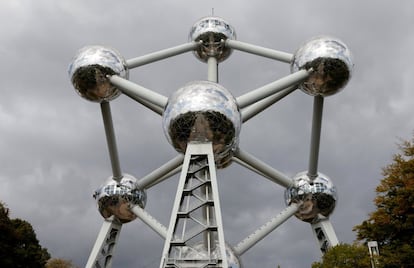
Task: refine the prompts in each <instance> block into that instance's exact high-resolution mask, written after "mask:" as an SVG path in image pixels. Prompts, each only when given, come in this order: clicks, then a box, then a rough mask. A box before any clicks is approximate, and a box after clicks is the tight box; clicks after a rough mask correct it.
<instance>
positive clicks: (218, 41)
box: [188, 17, 236, 62]
mask: <svg viewBox="0 0 414 268" xmlns="http://www.w3.org/2000/svg"><path fill="white" fill-rule="evenodd" d="M188 39H189V41H196V42H198V41H202V45H201V46H199V47H198V48H197V50H195V51H194V55H195V56H196V57H197V58H198V59H200V60H201V61H203V62H207V60H208V58H209V57H215V58H216V59H217V61H218V62H221V61H224V60H225V59H227V58H228V57H229V56H230V54H231V52H232V49H231V48H228V47H225V46H224V43H223V42H222V40H224V41H225V40H227V39H231V40H235V39H236V31H235V30H234V28H233V27H232V26H231V25H230V24H229V23H227V22H226V21H225V20H223V19H222V18H219V17H205V18H202V19H200V20H199V21H197V22H196V23H195V24H194V25H193V27H192V28H191V30H190V34H189V38H188Z"/></svg>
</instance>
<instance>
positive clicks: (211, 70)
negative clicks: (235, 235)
mask: <svg viewBox="0 0 414 268" xmlns="http://www.w3.org/2000/svg"><path fill="white" fill-rule="evenodd" d="M207 68H208V70H207V80H208V81H210V82H214V83H218V62H217V59H216V58H215V57H209V58H208V60H207ZM206 175H207V176H208V174H206ZM209 190H210V189H209V187H207V186H203V187H202V189H201V191H202V192H203V193H204V196H205V199H206V200H208V199H209V192H210V191H209ZM213 214H214V213H213V211H212V209H211V207H208V206H207V207H205V208H204V209H203V218H204V220H205V222H206V223H207V224H210V220H211V219H210V217H211V216H212V215H213ZM215 240H216V237H215V235H214V233H213V232H210V231H207V232H204V247H205V248H206V249H208V250H209V251H214V249H215V247H216V243H215Z"/></svg>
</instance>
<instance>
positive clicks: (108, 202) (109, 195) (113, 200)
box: [93, 174, 147, 223]
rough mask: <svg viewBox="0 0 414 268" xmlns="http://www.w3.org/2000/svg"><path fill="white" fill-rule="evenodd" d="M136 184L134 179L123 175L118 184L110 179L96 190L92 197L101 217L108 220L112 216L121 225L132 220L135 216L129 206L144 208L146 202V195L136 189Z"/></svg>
mask: <svg viewBox="0 0 414 268" xmlns="http://www.w3.org/2000/svg"><path fill="white" fill-rule="evenodd" d="M137 182H138V180H137V179H136V178H135V177H133V176H131V175H129V174H124V175H123V177H122V179H121V180H120V181H119V182H117V181H115V180H113V179H112V177H110V178H109V179H108V180H107V181H106V182H105V183H104V184H103V185H102V186H101V187H100V188H99V189H98V190H96V191H95V193H94V195H93V197H94V198H95V199H96V201H97V203H98V209H99V212H100V213H101V215H102V217H104V218H105V219H108V218H109V217H111V216H112V215H114V216H115V217H116V218H117V219H118V220H119V221H120V222H121V223H127V222H130V221H132V220H134V219H135V218H136V215H135V214H134V213H132V211H131V209H130V206H135V205H138V206H140V207H141V208H144V207H145V204H146V202H147V194H146V192H145V191H144V190H141V189H139V188H138V186H137Z"/></svg>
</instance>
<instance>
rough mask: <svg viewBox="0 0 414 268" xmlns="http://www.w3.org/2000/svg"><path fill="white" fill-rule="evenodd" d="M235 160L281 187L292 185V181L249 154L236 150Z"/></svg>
mask: <svg viewBox="0 0 414 268" xmlns="http://www.w3.org/2000/svg"><path fill="white" fill-rule="evenodd" d="M234 157H235V158H238V159H239V160H240V161H242V162H245V163H247V165H246V167H249V166H251V167H253V169H252V171H259V173H258V174H259V175H263V174H264V175H265V177H266V178H267V179H269V180H271V181H273V182H275V183H277V184H279V185H281V186H283V187H286V188H287V187H289V186H291V185H292V184H293V181H292V179H291V178H289V177H288V176H286V175H284V174H283V173H281V172H279V171H277V170H276V169H274V168H272V167H271V166H269V165H267V164H265V163H263V162H262V161H261V160H259V159H257V158H255V157H254V156H252V155H250V154H249V153H247V152H245V151H243V150H241V149H238V150H237V152H236V154H235V155H234Z"/></svg>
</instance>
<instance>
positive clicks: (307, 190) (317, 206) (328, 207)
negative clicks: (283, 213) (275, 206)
mask: <svg viewBox="0 0 414 268" xmlns="http://www.w3.org/2000/svg"><path fill="white" fill-rule="evenodd" d="M293 180H294V185H293V186H291V187H289V188H288V189H286V191H285V201H286V204H287V205H290V204H292V203H297V202H299V201H302V202H303V204H302V205H301V206H300V207H299V210H298V212H297V213H296V214H295V215H296V217H297V218H299V219H300V220H302V221H305V222H311V223H314V222H317V221H318V220H319V219H320V217H319V216H318V215H322V216H323V217H328V216H329V215H330V214H331V213H332V212H333V210H334V208H335V204H336V201H337V199H338V198H337V193H336V188H335V186H334V185H333V184H332V182H331V180H330V179H329V178H328V177H327V176H325V175H323V174H321V173H319V175H318V177H316V178H315V179H314V180H313V181H312V180H311V179H310V178H309V176H308V175H307V172H301V173H298V174H297V175H296V176H295V177H294V178H293Z"/></svg>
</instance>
